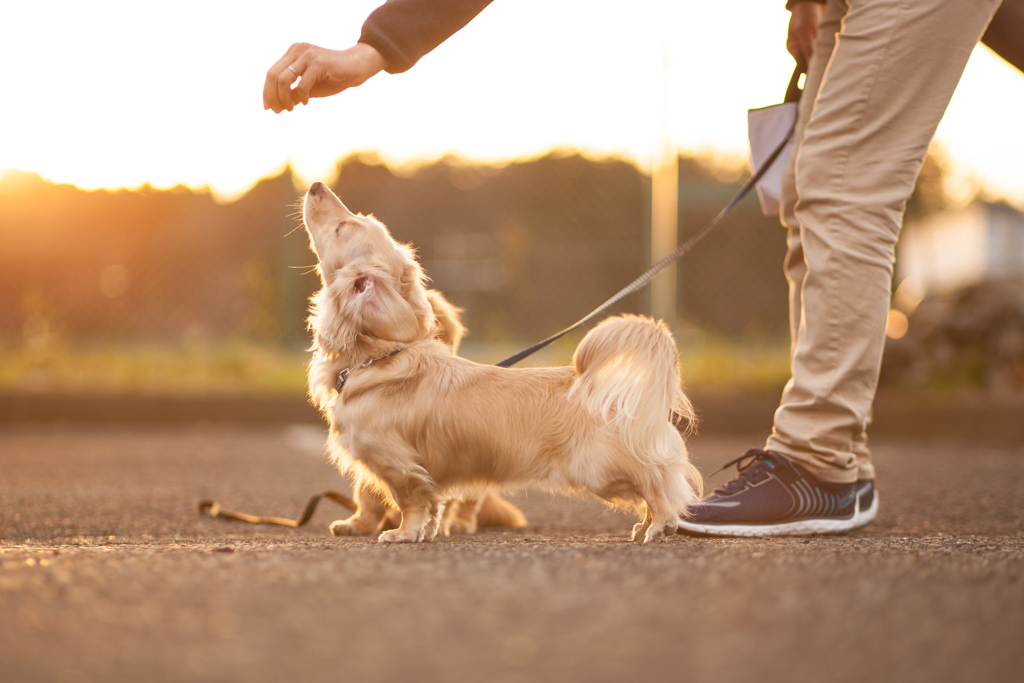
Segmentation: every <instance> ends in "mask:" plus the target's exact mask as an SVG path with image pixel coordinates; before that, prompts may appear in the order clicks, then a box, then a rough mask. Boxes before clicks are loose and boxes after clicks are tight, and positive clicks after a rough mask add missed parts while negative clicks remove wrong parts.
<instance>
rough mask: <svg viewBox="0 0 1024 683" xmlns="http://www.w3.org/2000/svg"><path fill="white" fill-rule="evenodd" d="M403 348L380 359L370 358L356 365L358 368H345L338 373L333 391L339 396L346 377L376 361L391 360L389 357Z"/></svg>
mask: <svg viewBox="0 0 1024 683" xmlns="http://www.w3.org/2000/svg"><path fill="white" fill-rule="evenodd" d="M404 348H405V347H404V346H402V347H400V348H397V349H395V350H394V351H392V352H391V353H388V354H385V355H383V356H381V357H380V358H371V359H370V360H368V361H366V362H365V363H363V364H362V365H358V366H356V367H354V368H345V369H344V370H342V371H341V372H339V373H338V380H337V382H335V383H334V389H335V391H337V392H338V393H339V394H340V393H341V390H342V389H343V388H344V387H345V381H346V380H347V379H348V376H349V375H351V374H352V373H353V372H355V371H356V370H362V369H363V368H366V367H369V366H370V365H373V364H374V363H376V362H378V361H382V360H384V359H385V358H391V356H393V355H395V354H396V353H398V352H399V351H401V350H402V349H404Z"/></svg>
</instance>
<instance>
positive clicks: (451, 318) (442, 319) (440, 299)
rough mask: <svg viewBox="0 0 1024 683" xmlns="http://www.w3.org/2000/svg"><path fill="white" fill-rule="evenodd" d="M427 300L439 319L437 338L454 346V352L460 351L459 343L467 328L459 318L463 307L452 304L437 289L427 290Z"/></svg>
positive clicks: (435, 316)
mask: <svg viewBox="0 0 1024 683" xmlns="http://www.w3.org/2000/svg"><path fill="white" fill-rule="evenodd" d="M427 301H429V302H430V308H431V309H432V310H433V311H434V318H435V319H436V320H437V326H438V331H437V338H438V339H440V340H441V341H443V342H444V343H445V344H447V345H448V346H450V347H452V353H456V352H458V350H459V343H460V342H461V341H462V337H463V336H465V334H466V328H465V327H464V326H463V325H462V321H461V320H460V319H459V314H460V313H462V309H461V308H459V307H458V306H454V305H452V303H451V302H450V301H448V300H447V299H445V298H444V296H443V295H442V294H441V292H439V291H437V290H435V289H428V290H427Z"/></svg>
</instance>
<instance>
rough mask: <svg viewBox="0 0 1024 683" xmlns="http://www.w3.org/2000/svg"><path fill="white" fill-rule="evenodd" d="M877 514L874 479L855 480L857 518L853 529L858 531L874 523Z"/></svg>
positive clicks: (876, 494) (876, 495)
mask: <svg viewBox="0 0 1024 683" xmlns="http://www.w3.org/2000/svg"><path fill="white" fill-rule="evenodd" d="M877 514H878V492H877V491H875V481H874V479H858V480H857V516H856V517H855V518H854V523H853V528H854V529H859V528H861V527H862V526H867V525H868V524H871V522H873V521H875V516H876V515H877Z"/></svg>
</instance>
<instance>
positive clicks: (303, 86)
mask: <svg viewBox="0 0 1024 683" xmlns="http://www.w3.org/2000/svg"><path fill="white" fill-rule="evenodd" d="M387 65H388V63H387V61H386V60H385V59H384V57H383V56H381V54H380V53H379V52H377V50H376V49H375V48H373V47H371V46H370V45H367V44H366V43H356V44H355V45H354V46H353V47H350V48H348V49H347V50H328V49H326V48H322V47H317V46H316V45H310V44H309V43H295V44H294V45H292V46H291V47H290V48H288V51H287V52H285V53H284V56H283V57H281V59H279V60H277V62H276V63H275V64H274V66H272V67H270V71H268V72H267V80H266V82H264V84H263V108H264V109H273V110H274V113H275V114H280V113H281V112H282V111H285V110H287V111H291V110H292V109H294V108H295V106H296V105H298V104H299V103H302V104H309V98H310V97H329V96H330V95H337V94H338V93H340V92H341V91H342V90H345V89H347V88H353V87H355V86H357V85H361V84H362V83H364V82H366V80H367V79H368V78H370V77H371V76H373V75H374V74H377V73H379V72H381V71H382V70H383V69H384V68H385V67H387ZM296 81H298V83H297V84H295V82H296ZM293 84H295V87H294V88H293V87H292V85H293Z"/></svg>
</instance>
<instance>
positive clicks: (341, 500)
mask: <svg viewBox="0 0 1024 683" xmlns="http://www.w3.org/2000/svg"><path fill="white" fill-rule="evenodd" d="M322 498H330V499H331V500H333V501H334V502H335V503H337V504H338V505H340V506H342V507H343V508H348V509H349V510H351V511H352V512H355V511H356V507H357V506H356V504H355V502H353V501H352V499H351V498H346V497H345V496H343V495H341V494H340V493H337V492H335V491H324V492H323V493H318V494H316V495H315V496H313V497H312V498H310V499H309V502H308V503H306V509H305V510H303V511H302V516H301V517H299V518H298V519H285V518H284V517H257V516H256V515H247V514H245V513H242V512H231V511H230V510H225V509H224V508H222V507H221V506H220V503H218V502H217V501H215V500H201V501H199V502H198V503H196V513H197V514H200V515H208V516H210V517H213V518H214V519H227V520H232V521H235V522H248V523H249V524H276V525H277V526H289V527H293V528H295V527H300V526H303V525H304V524H306V522H308V521H309V520H310V518H312V517H313V513H314V512H316V506H317V504H319V503H320V499H322Z"/></svg>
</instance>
